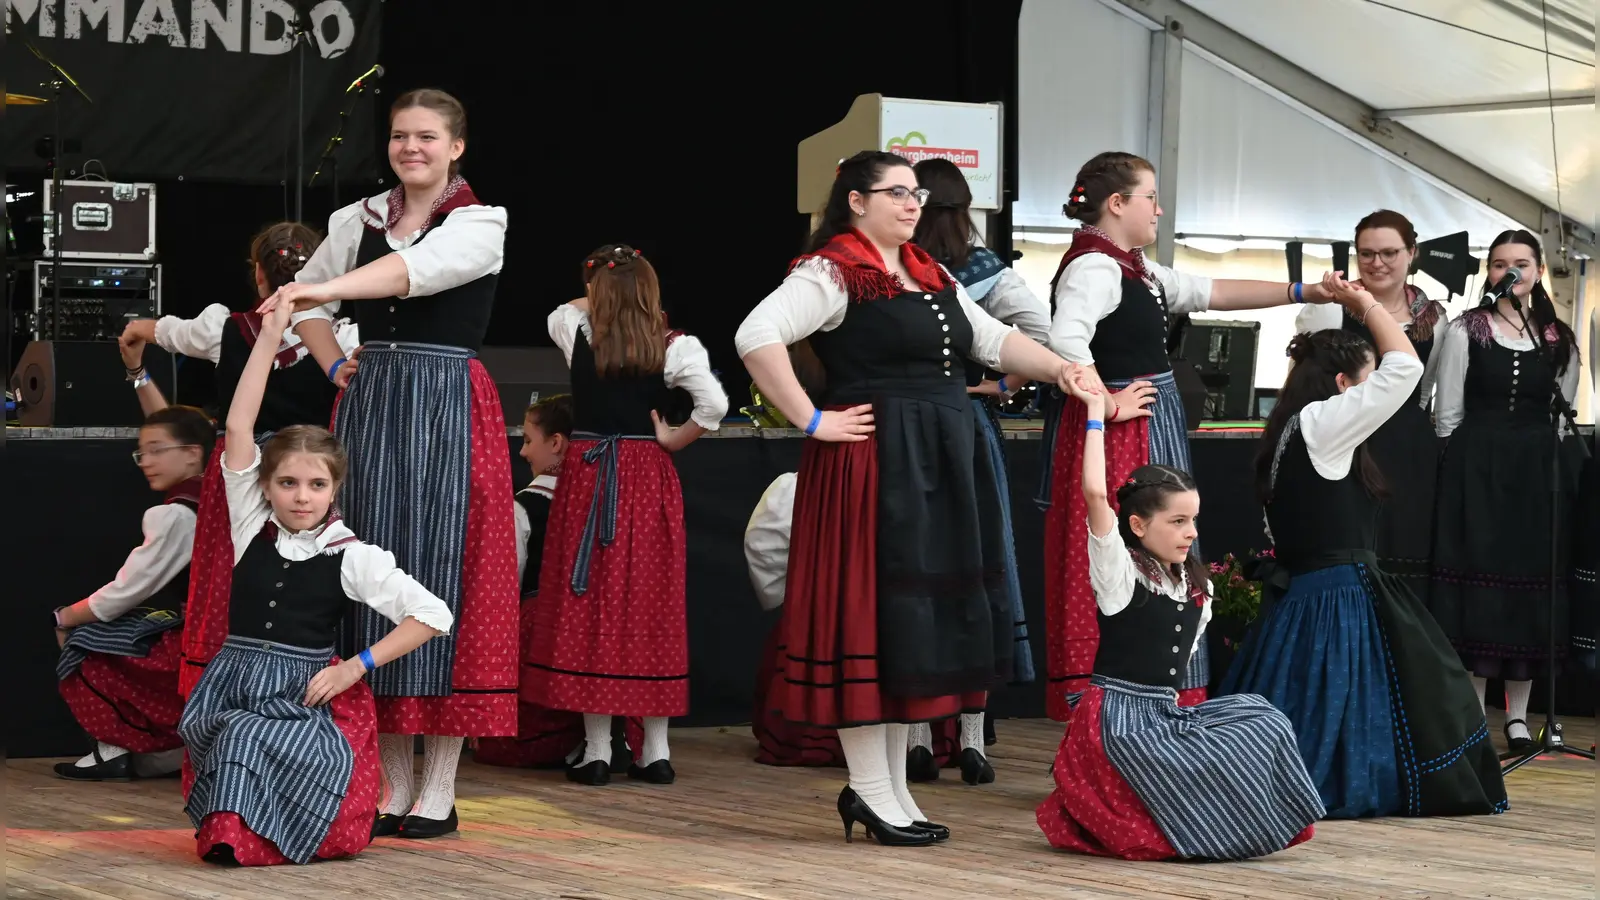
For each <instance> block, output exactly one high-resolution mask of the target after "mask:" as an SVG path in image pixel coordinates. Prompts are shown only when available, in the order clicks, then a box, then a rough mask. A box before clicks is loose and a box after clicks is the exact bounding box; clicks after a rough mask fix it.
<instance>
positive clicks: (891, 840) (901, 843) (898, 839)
mask: <svg viewBox="0 0 1600 900" xmlns="http://www.w3.org/2000/svg"><path fill="white" fill-rule="evenodd" d="M839 818H840V819H841V820H842V821H843V822H844V842H845V843H847V844H849V843H853V842H854V840H855V835H854V831H855V826H856V823H857V822H860V823H861V826H862V827H863V828H865V829H866V830H867V834H870V835H872V838H873V840H875V841H877V842H878V843H880V844H882V845H884V846H886V847H928V846H932V845H933V844H934V843H935V842H936V841H938V840H939V839H938V838H937V837H935V836H934V834H933V832H931V831H923V830H922V829H920V828H916V827H915V826H912V827H910V828H898V827H896V826H894V825H890V824H889V823H887V822H885V821H884V820H883V819H881V818H879V817H878V814H877V813H875V812H873V811H872V807H870V806H868V805H867V802H866V801H865V800H862V799H861V798H860V797H859V796H858V795H857V794H856V792H855V791H853V790H851V789H850V786H849V785H846V786H845V789H844V790H842V791H840V792H839Z"/></svg>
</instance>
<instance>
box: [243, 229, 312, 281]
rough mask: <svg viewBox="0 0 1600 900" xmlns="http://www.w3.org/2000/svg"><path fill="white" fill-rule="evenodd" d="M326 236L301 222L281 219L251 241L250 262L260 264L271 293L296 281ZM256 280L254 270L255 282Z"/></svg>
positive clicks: (254, 265) (256, 265) (255, 264)
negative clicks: (295, 278)
mask: <svg viewBox="0 0 1600 900" xmlns="http://www.w3.org/2000/svg"><path fill="white" fill-rule="evenodd" d="M321 243H322V236H321V235H319V234H317V232H316V231H315V230H313V229H311V228H310V227H308V226H306V225H302V224H301V223H299V222H278V223H275V224H272V225H268V226H267V227H266V228H263V229H261V231H260V233H258V234H257V235H256V236H255V237H254V238H252V239H251V241H250V262H251V263H252V264H253V267H252V268H254V267H260V269H261V273H262V275H263V276H264V277H265V278H266V280H267V292H268V293H271V292H273V291H276V290H277V289H278V288H281V287H283V286H284V285H286V284H289V283H291V282H293V281H294V276H295V273H297V272H299V271H300V269H301V268H303V267H304V266H305V264H306V261H307V260H309V259H311V255H312V254H313V253H316V252H317V246H318V245H319V244H321ZM253 280H254V277H253V272H252V281H253Z"/></svg>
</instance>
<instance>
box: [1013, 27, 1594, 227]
mask: <svg viewBox="0 0 1600 900" xmlns="http://www.w3.org/2000/svg"><path fill="white" fill-rule="evenodd" d="M1592 2H1593V0H1546V3H1547V4H1548V9H1549V13H1548V16H1549V23H1550V52H1551V54H1552V55H1551V58H1550V75H1551V78H1552V87H1553V93H1554V94H1555V96H1556V97H1558V98H1571V97H1573V96H1574V95H1583V96H1586V97H1588V98H1589V99H1588V101H1587V105H1567V106H1560V107H1558V108H1557V109H1556V110H1555V118H1556V129H1557V130H1556V138H1557V140H1556V148H1557V151H1558V152H1557V155H1556V159H1559V163H1560V170H1561V192H1560V198H1559V206H1560V208H1561V209H1562V211H1563V212H1564V213H1565V214H1566V216H1567V218H1568V219H1569V220H1576V221H1577V222H1578V223H1582V224H1583V225H1587V226H1590V227H1589V228H1580V229H1579V232H1578V233H1579V237H1580V238H1583V239H1586V240H1592V234H1593V232H1592V230H1591V228H1592V226H1593V224H1594V221H1595V218H1596V213H1597V205H1596V204H1597V199H1600V189H1597V188H1600V182H1597V172H1596V165H1595V160H1594V154H1595V147H1594V137H1595V133H1594V131H1593V129H1592V125H1593V122H1594V121H1595V113H1594V105H1593V100H1592V98H1593V94H1594V89H1595V77H1594V66H1593V61H1594V55H1595V48H1594V23H1593V9H1592V8H1587V9H1586V8H1584V4H1586V3H1590V4H1592ZM1539 9H1540V3H1539V0H1293V2H1285V0H1187V2H1178V0H1027V2H1025V3H1024V4H1023V10H1022V20H1021V22H1020V29H1021V31H1020V45H1021V60H1020V68H1021V85H1020V90H1021V98H1020V99H1021V106H1022V110H1021V115H1020V118H1019V129H1020V132H1019V143H1020V146H1019V160H1020V166H1021V172H1020V182H1021V183H1020V191H1019V193H1020V197H1019V202H1018V204H1017V206H1016V208H1015V210H1014V222H1015V224H1017V225H1018V226H1020V227H1021V228H1022V229H1024V230H1032V229H1036V228H1039V227H1045V228H1059V227H1061V226H1066V225H1070V224H1071V223H1069V222H1067V221H1066V220H1064V219H1063V218H1062V216H1061V212H1060V210H1061V203H1062V202H1063V201H1064V199H1065V197H1066V194H1067V192H1068V190H1069V189H1070V187H1071V181H1072V178H1073V175H1074V173H1075V171H1076V168H1077V166H1078V165H1079V164H1080V163H1081V162H1083V161H1084V160H1086V159H1088V158H1089V156H1091V155H1093V154H1094V153H1096V152H1098V151H1100V150H1106V149H1127V150H1132V151H1134V152H1141V153H1145V155H1147V156H1151V158H1154V155H1153V154H1152V153H1147V152H1145V151H1146V149H1147V147H1148V138H1149V136H1150V132H1151V130H1152V128H1151V125H1150V124H1149V121H1150V119H1149V117H1148V116H1147V113H1149V111H1150V109H1151V104H1150V94H1149V87H1150V79H1151V75H1150V70H1151V64H1150V63H1151V37H1152V34H1157V33H1158V32H1152V31H1151V30H1150V28H1151V27H1152V25H1153V24H1154V23H1156V22H1160V21H1161V20H1162V18H1163V17H1164V16H1171V17H1172V18H1174V19H1177V20H1178V21H1179V22H1181V23H1182V24H1183V25H1184V29H1185V30H1184V37H1185V39H1186V43H1185V45H1184V53H1183V57H1182V73H1181V79H1180V83H1181V96H1180V101H1179V122H1180V128H1179V131H1180V134H1179V140H1178V167H1177V168H1178V173H1179V174H1178V180H1177V196H1176V197H1175V198H1170V199H1169V198H1166V197H1164V198H1163V204H1164V205H1166V206H1168V207H1169V209H1170V211H1171V212H1172V214H1173V215H1175V217H1176V227H1177V231H1178V232H1179V233H1187V234H1200V235H1242V236H1249V237H1278V238H1287V237H1300V238H1325V239H1335V240H1348V239H1349V238H1350V236H1351V232H1352V230H1353V228H1354V225H1355V222H1356V221H1357V220H1358V219H1359V218H1360V217H1361V216H1363V215H1365V214H1366V213H1368V212H1371V211H1372V210H1373V209H1376V208H1379V207H1392V208H1395V209H1399V210H1401V211H1402V212H1405V213H1406V214H1407V215H1408V216H1410V217H1411V218H1412V220H1413V222H1415V223H1416V225H1417V228H1418V231H1419V233H1420V235H1421V237H1422V238H1424V239H1427V238H1430V237H1437V236H1440V235H1443V234H1447V233H1450V232H1454V231H1461V230H1466V231H1468V232H1469V233H1470V235H1471V239H1472V241H1473V242H1474V243H1475V244H1477V245H1479V246H1481V245H1483V244H1484V243H1487V241H1488V240H1489V239H1490V238H1491V237H1493V235H1494V233H1495V232H1497V231H1499V230H1501V229H1503V228H1506V227H1510V226H1511V225H1512V224H1513V223H1514V224H1515V225H1520V226H1525V227H1528V228H1531V229H1534V230H1539V229H1540V228H1541V227H1542V226H1543V225H1545V224H1546V223H1545V221H1543V219H1544V218H1545V217H1546V216H1547V215H1548V214H1547V213H1546V212H1545V209H1544V208H1546V207H1548V208H1549V209H1551V210H1553V209H1555V208H1556V207H1557V206H1558V203H1557V196H1556V179H1555V176H1554V169H1555V166H1554V165H1553V164H1552V152H1551V128H1550V117H1551V112H1550V110H1549V109H1548V108H1546V107H1543V106H1540V107H1536V108H1523V109H1515V110H1510V111H1488V112H1485V111H1454V112H1449V113H1438V112H1437V111H1436V110H1432V109H1425V110H1420V111H1419V110H1418V109H1417V108H1418V107H1439V106H1457V105H1460V104H1482V103H1489V102H1498V101H1508V100H1509V101H1530V100H1534V99H1538V98H1542V97H1543V96H1544V95H1545V92H1546V86H1545V54H1544V51H1543V47H1544V40H1545V38H1544V29H1543V28H1542V27H1541V25H1540V13H1539ZM1413 13H1415V14H1413ZM1424 17H1432V18H1436V19H1439V20H1441V21H1430V20H1429V19H1428V18H1424ZM1586 17H1587V18H1586ZM1458 26H1459V27H1458ZM1466 29H1472V30H1476V31H1481V32H1485V33H1486V34H1489V35H1496V36H1498V39H1496V38H1494V37H1485V36H1482V35H1479V34H1475V33H1473V31H1472V30H1466ZM1530 47H1531V48H1534V49H1529V48H1530ZM1563 57H1570V59H1567V58H1563ZM1573 60H1578V61H1576V62H1575V61H1573ZM1585 61H1586V62H1585ZM1158 68H1159V67H1158ZM1563 102H1566V103H1568V104H1571V103H1574V102H1578V103H1581V102H1584V101H1573V100H1570V99H1567V100H1564V101H1563ZM1374 111H1387V112H1378V113H1377V115H1376V116H1374V115H1373V113H1374ZM1419 113H1420V114H1419ZM1387 116H1393V119H1392V120H1390V119H1388V118H1387ZM1373 118H1377V119H1379V120H1380V121H1377V122H1376V123H1373V122H1372V119H1373Z"/></svg>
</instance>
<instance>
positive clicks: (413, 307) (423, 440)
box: [263, 89, 519, 838]
mask: <svg viewBox="0 0 1600 900" xmlns="http://www.w3.org/2000/svg"><path fill="white" fill-rule="evenodd" d="M389 131H390V137H389V164H390V166H391V167H392V168H393V169H394V172H395V174H396V175H397V176H398V177H399V180H400V184H398V185H396V186H395V188H394V189H393V190H392V191H389V192H388V193H387V194H381V195H379V196H376V197H370V198H367V199H365V200H362V201H360V202H358V203H355V204H352V205H350V206H347V207H345V208H344V209H341V210H339V211H337V212H335V213H334V214H333V216H332V217H331V218H330V219H329V221H328V239H327V240H326V241H324V242H323V243H322V246H321V247H319V248H317V252H316V254H315V255H314V256H312V258H311V260H310V261H309V262H307V263H306V267H305V268H304V269H303V270H301V272H300V274H299V276H297V283H295V284H292V285H289V286H287V287H285V288H284V289H283V290H281V291H279V292H278V294H277V295H276V296H275V297H274V298H273V299H270V300H268V301H267V304H265V305H264V306H263V309H264V310H265V309H267V308H270V306H271V305H272V304H274V303H278V302H285V303H293V304H295V306H296V308H297V309H298V310H299V311H298V312H296V314H295V321H296V322H298V323H301V324H299V325H298V327H299V329H300V334H301V337H302V339H303V340H305V341H306V342H307V344H308V345H309V346H310V347H311V352H312V353H313V354H314V355H315V356H316V357H317V361H318V363H319V364H320V365H321V366H322V367H323V369H324V371H327V372H329V373H330V374H331V375H333V376H334V377H336V378H338V377H348V378H349V382H348V383H349V387H347V388H346V389H345V391H344V393H343V394H341V395H340V399H339V402H338V406H337V408H336V410H335V414H334V419H333V431H334V434H336V435H338V437H339V439H340V441H342V442H343V443H344V444H345V446H346V447H348V448H349V450H350V477H349V479H348V480H347V481H346V482H345V484H344V486H343V493H342V494H341V495H340V497H339V506H340V509H341V510H342V511H343V512H344V515H345V517H346V520H347V521H349V523H350V527H351V528H353V529H355V531H356V533H358V534H360V535H361V536H362V538H363V539H364V540H372V541H376V542H378V543H381V544H382V545H383V546H385V547H388V548H390V550H391V551H392V552H393V553H394V554H395V556H396V557H397V558H398V559H399V561H400V565H401V566H402V567H403V568H404V569H405V570H406V571H407V572H411V573H412V574H413V575H415V576H416V578H417V580H418V581H420V582H421V583H422V584H424V585H425V586H427V588H428V590H430V591H432V592H433V593H434V594H436V595H438V596H439V597H440V598H441V599H443V600H444V602H445V605H446V606H448V607H449V608H450V611H451V614H452V615H454V616H455V617H456V620H457V626H456V630H455V633H454V634H453V635H449V636H447V637H445V638H444V639H443V640H438V641H432V642H429V643H428V645H427V646H425V647H423V648H422V649H421V650H419V651H418V652H417V653H414V654H411V655H409V656H407V657H406V658H405V659H404V660H402V661H401V662H400V663H399V664H398V665H394V666H387V667H385V668H384V669H382V670H381V671H379V672H375V673H374V674H373V675H372V676H371V678H370V681H371V685H372V692H373V694H374V695H375V696H376V697H377V704H378V728H379V730H380V731H381V732H382V733H383V737H382V739H381V741H380V743H381V745H382V747H383V759H384V766H383V771H384V778H385V782H384V788H385V791H384V801H383V805H382V811H383V815H382V816H381V817H380V818H379V820H378V822H377V823H376V824H375V825H374V829H375V834H376V835H378V836H383V835H394V834H399V835H401V836H402V837H411V838H431V837H438V836H439V835H443V834H449V833H450V832H453V831H455V830H456V826H457V823H458V819H457V816H456V809H455V779H456V766H457V764H458V763H459V762H460V760H461V747H462V743H463V742H464V740H465V739H466V738H468V737H480V738H481V737H511V736H513V735H515V734H516V733H517V668H518V667H517V660H518V658H519V652H518V647H517V623H518V619H517V596H518V590H517V547H516V540H517V536H516V524H515V518H514V514H513V512H512V509H513V507H514V506H515V502H514V501H513V500H512V488H511V461H510V460H509V459H508V458H507V454H506V421H505V412H504V410H502V409H501V406H500V397H499V394H498V393H497V391H496V390H495V385H494V380H493V379H492V378H490V377H489V373H488V371H487V370H485V369H484V367H483V364H482V363H480V362H479V361H478V359H477V355H478V348H479V347H480V346H481V345H482V344H483V339H484V335H485V333H486V332H487V331H488V328H489V316H490V313H491V312H492V311H493V309H494V292H495V284H496V281H497V280H498V278H499V272H500V265H501V260H502V258H503V256H504V250H505V229H506V211H505V209H504V208H502V207H498V206H485V205H483V204H482V203H480V202H479V201H478V198H477V197H476V196H475V195H474V194H473V192H472V188H471V187H469V186H468V185H467V182H466V180H465V179H463V178H462V177H461V176H460V175H459V174H458V173H457V171H456V168H457V161H458V160H459V158H460V156H461V154H462V152H463V151H464V150H465V149H466V143H465V139H466V111H465V110H464V109H462V107H461V104H460V102H458V101H457V100H456V99H455V98H454V97H451V96H450V95H449V94H446V93H444V92H443V91H437V90H432V89H424V90H417V91H410V92H408V93H405V94H403V95H401V96H400V98H399V99H397V100H396V101H395V103H394V105H393V107H391V109H390V115H389ZM335 308H339V309H342V310H343V311H346V312H348V313H350V314H351V315H352V316H353V318H354V319H355V321H356V323H357V324H359V325H360V326H361V336H362V339H363V341H364V343H363V344H362V345H361V348H360V350H359V351H358V352H359V353H360V356H359V357H352V358H350V359H349V360H345V359H343V358H341V357H340V356H338V354H339V350H338V349H337V348H336V347H334V346H333V344H332V342H331V341H329V340H326V339H325V338H319V337H316V336H315V335H313V334H307V333H306V331H305V329H306V327H307V325H306V322H307V320H308V319H311V318H315V317H322V318H328V317H329V316H331V315H332V312H331V310H333V309H335ZM330 357H331V358H330ZM357 367H359V370H358V371H357ZM353 371H354V372H356V374H354V375H347V374H346V373H349V372H353ZM390 627H391V626H390V624H389V622H388V620H387V619H385V618H384V617H383V616H382V615H379V614H377V613H375V612H371V611H368V610H365V609H358V610H356V614H355V615H354V616H352V617H350V620H349V621H348V622H347V623H346V626H345V631H344V633H343V635H342V637H341V645H342V647H343V648H344V649H345V651H346V652H353V650H354V649H355V648H357V647H360V646H365V645H366V644H368V643H370V642H372V641H375V640H377V639H379V638H381V637H382V636H383V635H384V634H387V633H388V631H389V629H390ZM416 735H422V736H423V741H422V746H423V759H422V780H421V783H420V784H418V783H417V782H416V781H415V780H414V777H413V776H414V772H413V763H414V756H413V753H414V749H413V748H414V746H415V736H416Z"/></svg>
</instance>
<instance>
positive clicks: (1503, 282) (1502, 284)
mask: <svg viewBox="0 0 1600 900" xmlns="http://www.w3.org/2000/svg"><path fill="white" fill-rule="evenodd" d="M1521 283H1522V270H1521V269H1507V270H1506V274H1505V275H1504V277H1502V278H1501V279H1500V280H1499V281H1497V282H1495V283H1494V286H1493V287H1491V288H1489V289H1488V290H1486V291H1484V292H1483V302H1484V303H1490V302H1492V301H1495V300H1499V299H1500V298H1501V297H1510V298H1511V302H1512V304H1514V305H1516V306H1519V307H1520V306H1521V304H1520V303H1517V297H1516V295H1515V294H1513V293H1511V289H1512V288H1513V287H1515V286H1517V285H1519V284H1521Z"/></svg>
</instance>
